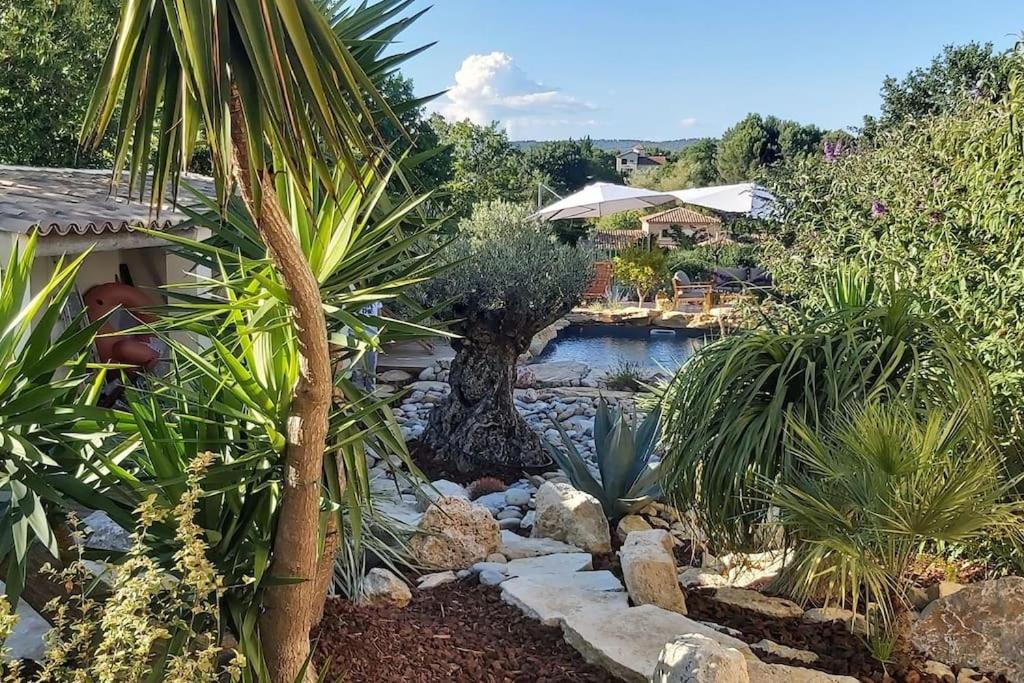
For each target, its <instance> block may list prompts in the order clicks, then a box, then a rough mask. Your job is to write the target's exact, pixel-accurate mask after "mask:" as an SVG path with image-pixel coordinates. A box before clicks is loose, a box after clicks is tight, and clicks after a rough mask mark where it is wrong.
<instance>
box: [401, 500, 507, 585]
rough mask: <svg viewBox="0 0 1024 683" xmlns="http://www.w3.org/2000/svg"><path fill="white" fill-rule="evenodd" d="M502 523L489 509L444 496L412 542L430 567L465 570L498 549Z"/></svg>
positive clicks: (418, 557)
mask: <svg viewBox="0 0 1024 683" xmlns="http://www.w3.org/2000/svg"><path fill="white" fill-rule="evenodd" d="M499 544H500V537H499V529H498V523H497V522H496V521H495V520H494V518H493V517H491V513H490V512H488V511H487V509H486V508H483V507H480V506H478V505H473V504H471V503H470V502H469V501H467V500H463V499H461V498H440V499H438V501H437V502H436V503H435V504H433V505H431V506H430V507H429V508H428V509H427V511H426V512H425V513H424V515H423V520H422V521H421V522H420V524H419V527H418V530H417V533H416V534H415V535H413V537H412V538H411V539H410V541H409V549H410V550H411V551H412V554H413V557H415V558H416V560H418V561H419V562H420V563H421V564H423V565H424V566H427V567H434V568H437V569H462V568H464V567H468V566H469V565H471V564H473V563H474V562H479V561H480V560H483V559H484V558H485V557H487V556H488V555H490V554H491V553H494V552H497V551H498V546H499Z"/></svg>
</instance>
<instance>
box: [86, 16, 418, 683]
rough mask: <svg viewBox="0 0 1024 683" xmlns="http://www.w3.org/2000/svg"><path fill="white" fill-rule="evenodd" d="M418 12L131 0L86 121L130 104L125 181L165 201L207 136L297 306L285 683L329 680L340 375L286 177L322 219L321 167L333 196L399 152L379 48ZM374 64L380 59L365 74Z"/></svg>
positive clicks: (270, 592) (275, 562) (278, 566)
mask: <svg viewBox="0 0 1024 683" xmlns="http://www.w3.org/2000/svg"><path fill="white" fill-rule="evenodd" d="M403 6H404V5H403V3H402V2H398V1H396V0H383V2H380V3H377V4H375V5H372V6H365V5H359V6H358V7H357V8H356V9H354V10H349V9H346V7H347V6H346V5H345V4H344V3H342V2H336V1H333V0H332V1H328V2H322V1H319V0H258V1H256V2H254V1H252V0H198V1H195V2H186V1H184V0H166V1H163V2H125V3H124V4H123V5H122V10H121V16H120V21H119V23H118V27H117V30H116V31H115V35H114V37H113V40H112V42H111V46H110V49H109V51H108V54H107V58H106V61H105V63H104V66H103V69H102V71H101V73H100V74H99V78H98V81H97V87H96V90H95V92H94V95H93V98H92V101H91V102H90V105H89V107H88V110H87V112H86V117H85V123H84V126H83V133H82V140H83V142H84V143H85V144H86V145H95V144H97V143H98V141H99V140H101V139H102V138H103V135H104V133H105V132H106V130H107V129H108V127H109V126H110V124H111V122H112V119H113V116H114V112H115V111H116V110H117V109H118V107H120V111H121V122H120V125H119V130H120V131H121V135H120V138H119V140H118V144H117V151H116V155H115V163H114V178H115V180H120V179H121V172H122V170H123V169H125V168H127V170H128V171H129V178H130V182H131V185H132V187H136V188H141V187H142V186H143V185H144V184H145V183H146V182H147V176H148V177H150V178H151V180H150V186H151V201H152V202H153V203H154V204H155V205H157V206H159V205H160V202H161V200H162V198H163V197H164V195H165V192H166V191H167V186H168V185H170V186H172V187H176V186H177V181H178V178H179V176H180V173H181V172H182V171H183V170H184V169H185V168H187V167H188V163H189V160H190V158H191V156H192V152H193V150H194V149H195V146H196V142H197V139H198V136H199V133H200V129H202V132H203V133H204V135H205V138H206V140H207V141H208V143H209V147H210V152H211V159H212V164H213V169H214V179H215V181H216V186H217V195H218V206H219V208H220V210H221V213H222V214H225V215H226V214H227V206H228V202H229V197H230V195H231V188H232V184H233V183H237V189H238V192H239V196H240V197H241V200H242V203H243V205H244V207H245V213H247V214H248V216H249V217H250V218H251V220H252V223H253V225H254V226H255V229H256V231H257V232H258V234H259V236H260V238H261V241H262V243H263V244H264V245H265V246H266V249H267V251H266V254H267V257H268V262H269V263H272V264H273V267H274V269H275V270H276V271H277V274H278V276H279V277H278V279H277V280H276V281H275V283H274V284H275V285H276V286H277V289H278V292H277V294H278V296H279V299H281V300H284V301H286V302H287V312H288V317H287V324H289V325H290V326H291V328H292V330H293V333H294V343H295V346H294V349H295V353H296V354H297V359H298V362H297V363H296V366H295V367H296V370H297V373H298V374H297V377H296V380H297V381H296V382H295V383H294V385H293V386H292V387H291V388H292V395H291V397H290V398H291V400H290V401H289V405H290V414H289V415H288V422H289V425H290V428H289V430H288V431H287V432H284V433H285V434H286V435H287V436H286V444H285V445H286V454H285V457H286V458H287V461H288V468H289V476H287V477H285V478H283V479H282V480H281V482H280V486H281V495H282V499H281V506H280V511H279V513H278V517H277V520H276V524H275V532H274V533H275V534H276V537H277V539H279V542H277V543H275V544H274V546H273V551H274V552H273V553H272V556H271V566H270V568H269V570H268V571H269V573H270V574H271V575H272V576H273V577H274V579H275V581H274V582H273V583H272V584H268V588H267V590H266V592H265V594H264V610H263V613H262V617H261V622H262V624H261V630H262V636H263V637H264V638H265V639H266V640H267V641H268V642H272V643H274V646H275V647H274V648H272V649H270V650H267V651H266V655H267V658H268V666H269V670H270V674H271V676H272V677H273V679H274V680H275V681H278V682H279V683H293V681H294V680H295V679H296V678H299V677H306V678H311V677H313V675H312V672H311V670H310V669H308V668H306V665H305V662H306V661H307V660H308V657H309V652H310V648H309V638H308V635H309V630H310V628H311V627H312V626H313V624H312V620H313V619H315V617H316V614H317V613H318V612H319V606H320V605H322V595H321V594H320V591H319V583H320V582H319V581H318V576H319V573H318V572H319V565H320V559H321V551H322V544H321V537H320V534H319V533H318V527H319V521H320V517H321V515H320V512H321V510H320V505H321V496H320V483H321V473H322V469H323V454H324V452H325V450H326V447H327V437H328V414H329V412H330V408H331V401H332V391H333V384H334V382H333V375H334V367H333V364H332V362H331V352H330V348H329V345H328V326H327V322H326V317H325V310H324V306H323V301H322V297H321V293H320V282H319V281H318V278H317V274H316V272H315V270H314V268H313V266H312V265H311V264H310V262H309V261H308V256H309V254H308V252H306V251H304V247H303V245H302V243H301V241H300V237H299V235H298V233H297V230H296V226H294V225H292V224H291V222H290V216H289V214H288V213H287V211H286V208H285V200H284V198H283V197H280V196H279V189H280V188H278V187H277V181H278V180H279V179H280V174H281V173H283V172H288V173H290V174H291V176H292V178H293V179H299V178H301V179H303V182H302V183H300V184H298V185H296V186H295V187H296V188H297V189H298V190H299V193H298V196H299V198H300V199H301V200H302V203H303V205H304V209H305V210H306V211H307V212H309V213H310V214H312V215H315V211H314V207H315V206H316V202H315V200H314V198H313V197H312V196H311V194H310V193H309V192H307V191H305V190H306V186H305V184H304V179H305V177H306V175H307V172H308V170H309V169H313V172H314V174H315V176H316V177H317V179H318V180H319V182H321V183H322V184H323V185H324V187H330V184H331V177H332V169H333V166H334V165H335V164H337V165H338V166H341V167H342V168H345V169H346V170H347V171H348V173H349V174H350V176H351V177H353V178H359V177H360V170H359V167H360V162H366V161H369V160H376V159H379V158H380V156H381V154H383V153H386V150H387V147H388V143H387V142H386V141H384V140H382V139H381V136H380V135H379V129H378V126H377V125H376V122H377V121H378V120H381V119H384V120H387V121H390V122H391V123H392V124H393V125H394V126H395V128H396V129H397V130H398V131H400V132H401V131H402V126H401V123H400V122H399V121H398V119H397V118H396V116H395V114H394V112H393V111H392V110H391V108H390V106H389V105H388V103H387V102H385V101H384V99H383V98H382V97H381V96H380V94H379V92H378V90H377V85H376V83H375V81H374V79H373V77H371V76H370V75H369V74H368V70H369V71H370V72H373V73H376V76H377V77H378V78H379V77H380V74H381V73H386V72H387V71H388V70H389V69H391V68H393V67H394V66H395V65H396V64H397V63H399V62H400V61H401V59H402V58H403V57H402V55H401V54H399V55H395V56H393V57H392V56H389V57H382V56H381V48H380V46H379V44H380V43H385V44H386V43H390V42H391V40H392V39H393V38H394V35H395V34H397V32H398V31H400V30H401V23H400V22H397V21H396V20H395V18H394V17H395V13H396V12H399V11H401V8H402V7H403ZM332 21H334V22H335V23H336V24H341V25H342V28H340V29H336V28H335V27H332V25H331V22H332ZM359 41H362V42H359ZM374 43H377V44H374ZM350 46H351V47H352V49H351V50H350ZM356 49H358V50H359V55H360V56H358V57H357V54H356V52H354V51H353V50H356ZM360 59H363V61H364V62H369V63H371V65H370V66H368V67H366V68H364V64H363V63H360ZM381 62H385V64H383V65H382V64H381ZM375 69H379V71H374V70H375ZM154 142H155V145H154ZM342 486H343V482H339V487H342Z"/></svg>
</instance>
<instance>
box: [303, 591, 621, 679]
mask: <svg viewBox="0 0 1024 683" xmlns="http://www.w3.org/2000/svg"><path fill="white" fill-rule="evenodd" d="M314 635H315V636H316V637H318V641H317V647H316V661H317V664H318V666H321V667H324V666H327V665H328V662H329V663H330V668H329V676H330V678H331V679H332V680H333V679H335V678H337V677H339V676H340V678H341V680H343V681H352V682H353V683H357V682H359V681H366V682H367V683H369V682H371V681H372V682H373V683H378V682H383V681H405V682H407V683H441V682H443V681H465V682H466V683H469V682H471V681H472V682H474V683H476V682H486V683H498V682H499V681H500V682H506V681H510V682H516V683H527V682H530V683H533V682H538V683H554V682H555V681H566V682H569V681H573V682H575V681H580V682H596V683H606V682H611V681H614V680H615V679H614V678H612V677H611V676H609V675H608V674H607V673H605V672H604V670H603V669H600V668H598V667H595V666H591V665H590V664H587V663H586V662H585V661H584V660H583V658H582V657H580V655H579V654H578V653H577V652H576V651H575V650H573V649H572V648H571V647H569V645H568V644H566V643H565V641H564V640H562V632H561V629H559V628H557V627H550V626H542V625H541V624H540V623H539V622H536V621H533V620H532V619H529V618H527V617H525V616H523V614H522V613H521V612H520V611H519V610H518V609H516V608H514V607H511V606H510V605H506V604H505V603H504V602H502V601H501V598H500V597H499V592H498V591H497V590H496V589H494V588H488V587H486V586H480V585H470V584H468V583H466V582H456V583H453V584H448V585H447V586H441V587H440V588H435V589H433V590H429V591H416V592H414V594H413V600H412V602H411V603H409V605H408V606H407V607H405V608H404V609H395V608H368V607H355V606H354V605H352V603H350V602H348V601H347V600H343V599H333V600H331V601H329V602H328V604H327V610H326V614H325V616H324V619H323V621H322V622H320V626H319V627H318V632H317V633H316V634H314Z"/></svg>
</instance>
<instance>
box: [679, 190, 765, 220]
mask: <svg viewBox="0 0 1024 683" xmlns="http://www.w3.org/2000/svg"><path fill="white" fill-rule="evenodd" d="M670 194H672V195H673V196H674V197H675V198H676V199H678V200H679V201H681V202H683V203H684V204H694V205H696V206H703V207H705V208H707V209H714V210H715V211H721V212H722V213H731V214H740V215H743V216H749V217H751V218H770V217H771V215H772V213H773V212H774V208H775V197H774V196H773V195H772V193H771V192H769V191H768V190H766V189H764V188H763V187H761V186H760V185H758V184H756V183H737V184H735V185H714V186H711V187H695V188H692V189H689V190H673V191H672V192H671V193H670Z"/></svg>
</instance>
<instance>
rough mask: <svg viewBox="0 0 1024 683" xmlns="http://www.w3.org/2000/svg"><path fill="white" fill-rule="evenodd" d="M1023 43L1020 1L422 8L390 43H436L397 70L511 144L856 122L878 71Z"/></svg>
mask: <svg viewBox="0 0 1024 683" xmlns="http://www.w3.org/2000/svg"><path fill="white" fill-rule="evenodd" d="M428 6H429V3H428V2H427V0H423V2H421V3H419V4H418V5H417V8H419V9H422V8H424V7H428ZM1021 31H1024V2H1022V0H960V1H952V0H931V1H927V2H926V1H924V0H884V1H883V0H860V1H856V0H854V1H851V0H847V1H844V2H837V1H835V0H818V1H816V2H815V1H812V0H775V2H765V1H764V0H762V1H761V2H752V1H748V0H733V1H730V0H701V1H698V0H434V2H433V7H432V8H431V9H430V10H429V11H428V12H427V13H426V14H425V15H424V16H423V17H422V18H420V19H419V21H418V22H416V23H415V24H414V25H413V26H412V27H411V28H410V29H409V30H407V31H406V32H405V33H404V34H403V36H402V40H403V41H404V44H403V45H402V46H401V47H402V48H403V49H407V48H409V47H413V46H417V45H421V44H425V43H428V42H433V41H437V44H436V45H435V46H434V47H432V48H430V49H429V50H427V51H426V52H425V53H424V54H421V55H419V56H417V57H416V58H414V59H413V60H411V61H410V62H407V63H406V64H405V65H403V67H402V71H403V72H404V73H405V75H406V76H409V77H411V78H412V79H413V81H414V84H415V88H416V92H417V94H419V95H426V94H429V93H434V92H438V91H442V90H448V93H447V94H446V95H442V96H441V97H440V98H438V99H437V100H435V101H434V102H433V103H432V104H431V105H430V109H431V110H433V111H440V112H441V113H443V114H445V115H447V116H450V117H454V118H460V119H461V118H470V119H471V120H473V121H475V122H477V123H487V122H489V121H492V120H497V121H500V123H501V125H502V126H503V127H504V128H505V129H506V130H508V132H509V135H510V137H511V138H512V139H514V140H527V139H540V140H546V139H559V138H565V137H582V136H584V135H590V136H591V137H594V138H640V139H650V140H668V139H675V138H689V137H703V136H718V135H721V133H722V132H723V131H724V130H725V129H726V128H728V127H729V126H730V125H732V124H733V123H735V122H736V121H737V120H739V119H741V118H743V117H744V116H745V115H746V114H748V113H750V112H758V113H761V114H766V115H767V114H774V115H776V116H780V117H783V118H791V119H795V120H798V121H801V122H803V123H814V124H817V125H819V126H821V127H823V128H828V129H833V128H845V127H848V126H855V125H858V124H859V123H860V122H861V119H862V117H863V116H864V114H874V113H877V112H878V108H879V103H880V98H879V88H880V87H881V84H882V81H883V79H884V78H885V76H886V75H895V76H902V75H904V74H905V73H906V72H908V71H909V70H911V69H913V68H915V67H918V66H923V65H926V64H927V63H928V62H929V61H930V60H931V58H932V57H933V56H935V55H936V54H938V53H939V52H940V51H941V49H942V46H943V45H947V44H950V43H954V44H960V43H965V42H969V41H972V40H974V41H979V42H992V43H994V44H995V45H996V47H998V48H1000V49H1003V48H1008V47H1010V46H1012V45H1013V43H1014V41H1015V40H1016V36H1017V34H1018V33H1019V32H1021Z"/></svg>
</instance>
